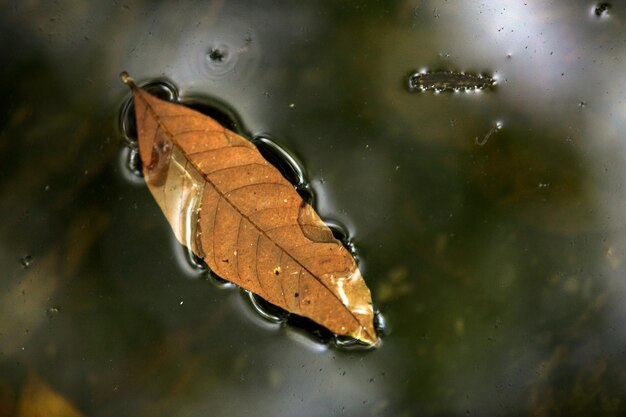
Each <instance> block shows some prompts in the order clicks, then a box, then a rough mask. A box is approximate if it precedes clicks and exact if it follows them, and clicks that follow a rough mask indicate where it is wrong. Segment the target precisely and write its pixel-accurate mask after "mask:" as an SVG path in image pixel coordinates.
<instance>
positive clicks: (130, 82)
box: [120, 71, 136, 90]
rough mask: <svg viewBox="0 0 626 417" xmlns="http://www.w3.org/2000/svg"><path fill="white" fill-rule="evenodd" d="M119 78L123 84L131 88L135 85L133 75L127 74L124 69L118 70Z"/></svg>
mask: <svg viewBox="0 0 626 417" xmlns="http://www.w3.org/2000/svg"><path fill="white" fill-rule="evenodd" d="M120 80H122V82H123V83H124V84H126V85H127V86H129V87H130V88H131V90H132V89H133V88H135V87H136V85H135V80H134V79H133V77H131V76H130V75H128V73H127V72H126V71H122V72H120Z"/></svg>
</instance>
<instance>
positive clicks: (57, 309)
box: [0, 1, 626, 416]
mask: <svg viewBox="0 0 626 417" xmlns="http://www.w3.org/2000/svg"><path fill="white" fill-rule="evenodd" d="M459 3H460V4H452V3H450V2H445V1H424V2H416V1H404V2H403V1H398V2H380V3H379V2H350V3H343V4H341V5H339V4H335V3H331V2H327V3H316V4H313V2H307V3H306V4H295V2H292V3H278V2H277V3H272V4H269V5H268V4H263V5H262V6H261V5H260V4H257V3H255V2H243V1H237V2H219V1H217V2H212V3H207V4H202V5H198V4H196V5H194V6H193V7H192V6H189V5H187V6H181V5H178V6H173V5H172V4H171V3H169V2H162V3H153V2H128V3H115V2H114V3H112V4H109V3H106V4H105V3H104V2H103V3H96V2H92V3H89V4H83V3H75V2H72V1H68V2H63V3H57V4H47V3H46V4H41V5H38V4H37V3H36V2H34V3H33V2H28V3H26V2H24V3H21V2H20V3H15V4H11V5H8V4H7V5H2V6H0V7H1V8H2V9H1V10H2V13H0V22H1V25H0V28H1V29H0V30H1V31H2V34H3V36H1V37H0V45H1V47H2V56H3V57H4V59H3V61H4V62H5V64H4V65H2V66H1V67H0V74H1V76H2V80H3V83H2V87H0V90H1V91H2V93H3V94H2V96H3V97H4V104H3V107H2V108H3V111H2V112H1V113H0V126H2V128H1V129H0V135H1V136H0V158H1V159H0V161H1V162H2V163H1V164H0V195H1V198H0V213H1V214H2V216H3V218H4V219H6V220H5V221H4V222H2V225H1V226H0V262H1V265H2V272H3V274H2V278H3V279H1V280H0V416H4V415H13V414H19V413H18V412H16V411H15V410H17V409H18V408H19V407H20V405H19V404H20V401H22V402H23V400H20V398H23V397H24V394H23V393H24V386H25V385H26V381H28V380H29V378H33V375H36V376H37V377H38V378H40V379H41V380H42V381H44V382H45V383H46V384H47V385H48V386H49V387H51V389H53V390H54V391H55V392H57V393H58V395H60V396H62V397H63V398H64V399H65V400H66V401H68V402H69V403H71V404H73V405H74V406H75V407H76V408H77V409H78V410H80V412H81V413H82V414H84V415H89V416H92V415H93V416H100V415H102V416H108V415H156V416H159V415H163V416H165V415H172V414H175V415H180V416H192V415H200V414H202V415H212V416H220V415H223V416H226V415H232V416H244V415H250V416H275V415H299V416H320V415H346V416H350V415H362V416H413V415H481V416H490V415H526V414H536V415H553V414H559V413H560V414H563V415H591V414H594V415H616V416H617V415H624V414H625V413H626V402H625V401H624V400H623V398H622V397H623V393H624V390H625V389H626V366H624V363H626V352H625V351H624V347H625V346H626V319H625V317H626V303H625V302H624V299H625V297H626V281H624V273H625V272H626V271H625V267H626V265H625V263H624V260H625V254H624V253H625V252H624V251H625V250H626V233H625V226H626V224H625V222H624V220H623V219H624V213H625V212H626V192H625V191H626V190H625V189H624V185H623V182H624V181H623V178H626V177H625V174H626V160H625V157H624V155H626V152H625V151H626V142H625V141H624V132H626V112H625V109H626V107H625V106H626V105H625V100H626V77H625V76H624V75H623V73H624V71H623V70H624V57H625V56H626V29H625V26H624V20H625V19H626V14H625V13H626V10H624V7H623V6H622V5H621V4H619V3H617V2H612V3H611V7H609V8H606V9H605V8H602V9H601V10H600V11H599V12H598V13H596V3H593V2H583V1H557V2H518V1H505V2H502V1H497V2H496V1H492V2H485V1H480V2H478V1H476V2H474V1H467V2H459ZM524 3H526V4H524ZM121 70H127V71H128V72H129V73H130V74H131V75H133V77H135V78H136V79H137V80H140V81H149V80H155V79H162V78H165V79H169V80H171V81H172V82H173V83H175V85H176V86H177V87H178V89H179V92H180V95H181V97H182V99H183V100H187V101H188V102H196V103H200V102H201V103H206V105H207V106H209V107H211V106H213V107H214V108H218V109H219V110H220V111H221V112H226V113H228V112H229V111H232V112H233V114H231V115H230V116H229V117H230V119H231V120H235V122H236V123H238V124H239V125H238V126H235V127H237V129H238V130H241V131H243V132H246V133H247V135H248V136H249V137H251V138H259V137H268V138H271V139H272V140H273V141H275V142H276V143H277V144H278V145H280V146H282V147H283V148H285V149H287V150H288V152H289V153H290V154H292V155H294V156H295V158H296V160H297V161H299V162H301V163H302V165H303V168H304V171H305V172H304V174H305V176H306V178H307V179H308V183H309V187H310V189H311V191H312V193H313V194H314V196H315V204H316V207H317V209H318V211H319V213H320V214H321V215H322V217H323V218H324V219H325V220H327V221H329V222H333V223H336V224H339V225H341V226H342V227H344V228H345V230H346V231H347V234H348V236H349V238H350V241H351V242H352V243H353V244H354V246H355V248H356V250H357V251H358V256H359V265H360V268H361V270H362V271H363V275H364V277H365V279H366V281H367V283H368V285H369V286H370V288H371V289H372V294H373V299H374V303H375V305H376V307H377V308H379V309H380V310H381V312H382V314H383V317H384V318H385V320H386V323H387V334H386V335H385V336H384V337H383V344H382V346H381V347H380V348H379V349H377V350H376V351H372V352H367V353H363V352H357V351H351V350H344V349H339V348H336V347H333V346H332V345H330V346H329V345H324V344H322V343H319V342H316V341H315V340H314V339H312V338H311V336H310V334H308V333H307V332H305V331H301V330H299V329H298V327H292V326H286V327H285V326H282V327H281V326H280V324H276V323H271V322H268V321H266V320H263V319H262V318H260V317H259V315H257V314H256V313H254V310H253V309H252V308H251V306H250V303H249V302H248V301H247V300H246V298H245V297H244V296H242V295H241V294H240V292H239V291H238V290H237V289H235V288H227V289H223V288H220V285H219V282H216V285H210V283H211V282H213V281H214V280H211V279H208V278H207V277H206V275H204V274H201V273H199V272H198V271H197V270H196V269H193V268H190V267H189V266H188V265H187V264H186V263H185V261H184V259H185V254H184V251H182V250H181V248H180V245H178V244H177V243H176V242H175V239H174V238H173V236H172V232H171V230H170V228H169V226H168V224H167V222H166V220H165V218H164V216H163V215H162V213H161V212H160V210H159V208H158V206H157V205H156V203H155V202H154V201H153V199H152V197H151V196H150V193H149V192H148V190H147V188H146V186H145V184H144V183H143V181H142V180H141V179H138V178H137V177H135V176H133V175H132V174H129V171H128V170H127V168H126V167H125V165H124V164H125V162H126V158H127V157H126V154H125V152H126V153H127V151H125V150H124V146H125V145H124V139H123V135H122V133H121V131H120V130H119V128H118V114H119V111H120V108H121V106H122V104H123V103H124V101H125V100H126V99H127V98H128V91H127V88H126V87H125V86H124V85H123V84H122V83H121V82H119V79H118V74H119V72H120V71H121ZM416 71H433V72H437V71H451V72H455V73H459V72H467V73H472V74H488V75H490V76H493V77H494V79H495V80H496V86H495V87H493V88H490V89H487V90H483V91H477V92H474V91H472V92H458V93H454V92H442V93H439V94H437V93H435V92H433V91H425V92H410V91H409V90H408V89H407V81H408V77H409V76H410V74H412V73H414V72H416Z"/></svg>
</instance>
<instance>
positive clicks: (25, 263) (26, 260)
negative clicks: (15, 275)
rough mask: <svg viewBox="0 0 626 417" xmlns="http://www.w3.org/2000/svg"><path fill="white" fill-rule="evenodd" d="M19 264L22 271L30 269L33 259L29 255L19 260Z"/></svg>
mask: <svg viewBox="0 0 626 417" xmlns="http://www.w3.org/2000/svg"><path fill="white" fill-rule="evenodd" d="M20 263H21V264H22V267H23V268H24V269H26V268H28V267H30V266H31V265H32V264H33V257H32V256H30V255H25V256H23V257H21V258H20Z"/></svg>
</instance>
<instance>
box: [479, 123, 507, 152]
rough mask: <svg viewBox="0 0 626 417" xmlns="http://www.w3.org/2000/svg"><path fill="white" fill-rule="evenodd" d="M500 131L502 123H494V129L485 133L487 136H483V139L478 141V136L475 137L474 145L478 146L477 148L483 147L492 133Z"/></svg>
mask: <svg viewBox="0 0 626 417" xmlns="http://www.w3.org/2000/svg"><path fill="white" fill-rule="evenodd" d="M500 129H502V122H496V125H495V126H494V127H492V128H491V130H490V131H489V132H487V134H486V135H485V137H484V138H482V139H478V136H476V137H475V138H474V143H476V145H478V146H483V145H484V144H486V143H487V141H488V140H489V138H490V137H491V135H493V134H494V133H496V132H497V131H498V130H500Z"/></svg>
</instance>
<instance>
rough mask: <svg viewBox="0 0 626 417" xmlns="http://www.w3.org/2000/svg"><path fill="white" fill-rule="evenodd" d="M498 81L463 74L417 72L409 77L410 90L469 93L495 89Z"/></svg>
mask: <svg viewBox="0 0 626 417" xmlns="http://www.w3.org/2000/svg"><path fill="white" fill-rule="evenodd" d="M495 84H496V80H495V79H493V78H492V77H490V76H486V75H480V74H466V73H463V72H415V73H413V74H411V75H410V76H409V90H411V91H415V90H421V91H426V90H433V91H435V92H442V91H468V90H482V89H484V88H489V87H493V86H494V85H495Z"/></svg>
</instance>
